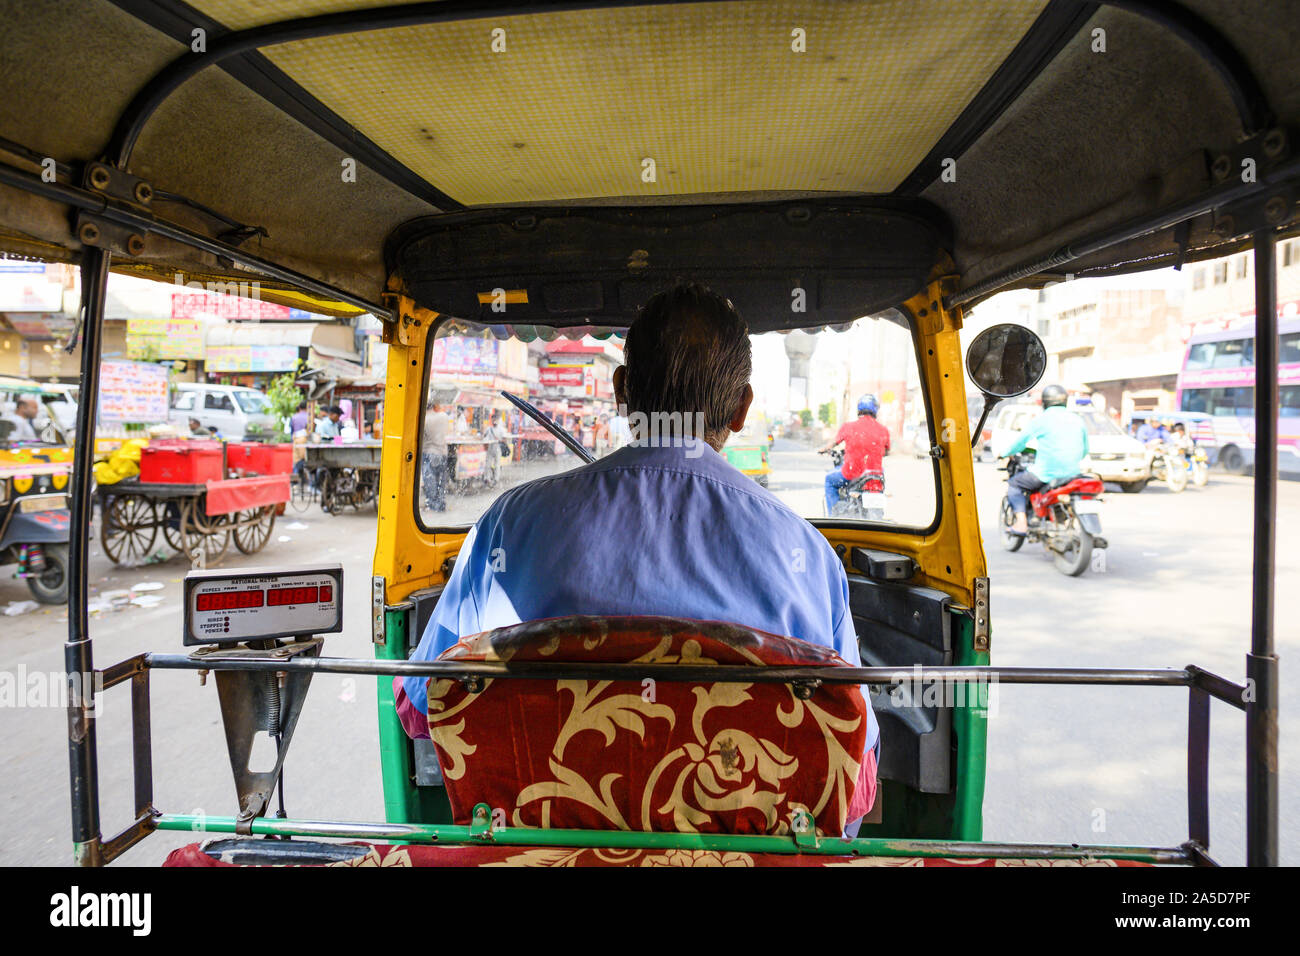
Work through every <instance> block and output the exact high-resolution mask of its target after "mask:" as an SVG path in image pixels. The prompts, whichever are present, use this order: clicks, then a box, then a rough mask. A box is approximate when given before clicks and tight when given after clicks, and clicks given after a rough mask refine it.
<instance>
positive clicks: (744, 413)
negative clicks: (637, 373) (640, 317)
mask: <svg viewBox="0 0 1300 956" xmlns="http://www.w3.org/2000/svg"><path fill="white" fill-rule="evenodd" d="M614 374H615V375H617V374H618V373H617V372H615V373H614ZM753 403H754V387H753V386H752V385H746V386H745V390H744V391H743V392H741V393H740V404H739V405H737V406H736V412H735V414H734V415H732V416H731V421H729V422H728V423H727V427H728V428H730V429H731V430H732V431H733V432H738V431H740V430H741V429H742V428H744V427H745V419H746V418H748V417H749V406H750V405H752V404H753Z"/></svg>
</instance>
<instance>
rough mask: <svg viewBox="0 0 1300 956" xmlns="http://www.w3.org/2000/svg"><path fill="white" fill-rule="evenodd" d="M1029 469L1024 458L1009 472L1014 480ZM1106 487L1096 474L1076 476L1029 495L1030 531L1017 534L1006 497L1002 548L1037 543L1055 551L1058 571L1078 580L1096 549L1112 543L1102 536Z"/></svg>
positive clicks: (1016, 459) (1015, 461) (1016, 457)
mask: <svg viewBox="0 0 1300 956" xmlns="http://www.w3.org/2000/svg"><path fill="white" fill-rule="evenodd" d="M1026 467H1027V460H1026V458H1025V457H1024V456H1021V455H1012V456H1011V457H1010V458H1009V459H1007V464H1006V469H1005V470H1006V473H1007V480H1008V481H1010V480H1011V478H1013V477H1014V476H1015V475H1016V473H1017V472H1020V471H1023V470H1024V469H1025V468H1026ZM1103 488H1104V485H1103V483H1102V480H1101V479H1100V478H1098V477H1096V476H1095V475H1075V476H1073V477H1071V478H1064V479H1062V480H1060V481H1055V482H1053V483H1051V484H1050V485H1048V486H1046V487H1045V488H1043V489H1042V490H1041V491H1036V492H1034V493H1033V494H1031V495H1030V496H1029V509H1030V513H1029V515H1028V518H1029V531H1028V533H1027V534H1023V535H1021V534H1016V533H1015V532H1014V531H1012V530H1011V528H1012V526H1013V525H1014V524H1015V518H1016V515H1015V512H1014V511H1013V510H1012V509H1011V501H1010V499H1009V498H1007V497H1005V496H1004V497H1003V498H1002V511H1001V516H1000V520H1001V530H1002V546H1003V547H1004V548H1006V549H1007V550H1008V551H1019V550H1020V548H1021V547H1022V546H1023V545H1024V543H1025V541H1037V542H1041V543H1042V545H1043V546H1044V547H1045V548H1047V550H1048V551H1050V552H1052V556H1053V559H1054V563H1055V564H1056V569H1057V570H1058V571H1060V572H1061V573H1062V574H1065V575H1068V576H1069V577H1072V578H1074V577H1078V576H1079V575H1080V574H1082V573H1083V572H1084V571H1085V570H1086V569H1087V568H1088V565H1089V564H1090V563H1091V561H1092V553H1093V551H1094V550H1103V549H1105V548H1106V547H1107V546H1108V542H1107V541H1106V539H1105V538H1103V537H1102V536H1101V513H1100V502H1099V501H1098V498H1097V496H1098V495H1100V494H1101V493H1102V490H1103Z"/></svg>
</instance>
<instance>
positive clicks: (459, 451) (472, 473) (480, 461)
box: [456, 445, 487, 480]
mask: <svg viewBox="0 0 1300 956" xmlns="http://www.w3.org/2000/svg"><path fill="white" fill-rule="evenodd" d="M486 466H487V446H486V445H458V446H456V478H457V479H458V480H459V479H462V478H477V477H478V476H479V475H481V474H483V470H484V468H485V467H486Z"/></svg>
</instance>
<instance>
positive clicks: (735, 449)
mask: <svg viewBox="0 0 1300 956" xmlns="http://www.w3.org/2000/svg"><path fill="white" fill-rule="evenodd" d="M715 291H719V292H722V293H723V294H725V287H722V286H718V287H716V288H715ZM742 315H743V313H742ZM625 335H626V328H625V327H617V326H610V325H577V326H570V327H566V328H552V327H548V326H538V325H526V324H514V323H502V322H497V323H487V322H479V321H471V320H465V319H450V318H447V319H443V320H442V321H441V322H440V323H439V324H438V326H437V328H436V332H435V334H434V335H432V336H430V338H429V340H428V342H427V345H426V348H427V354H426V375H427V379H426V380H427V385H426V389H425V395H424V402H423V410H422V414H423V419H422V421H423V427H422V433H421V445H420V458H419V461H420V468H419V471H418V474H419V487H418V489H417V492H416V494H414V495H413V496H412V498H413V502H412V506H413V508H414V509H415V511H416V515H417V519H418V522H419V524H420V525H421V526H422V527H423V528H424V529H425V530H426V531H434V530H443V529H445V530H451V529H463V528H464V527H466V526H468V525H470V524H473V523H474V522H475V521H477V520H478V518H479V517H480V516H481V515H482V514H483V513H484V512H485V511H486V510H487V509H488V507H489V506H490V505H491V504H492V503H493V502H494V501H495V500H496V499H497V498H498V497H500V496H501V495H502V494H504V493H506V492H507V491H509V490H510V489H512V488H515V487H518V486H520V485H522V484H524V483H526V482H529V481H532V480H535V479H540V478H546V477H550V476H554V475H559V474H562V473H564V472H567V471H571V470H573V469H575V468H579V467H581V466H582V465H583V464H584V462H583V461H582V460H581V459H580V458H579V457H578V456H577V455H576V454H575V453H574V452H573V451H571V450H570V449H568V448H567V447H566V446H565V445H564V444H563V442H561V441H560V440H558V439H556V438H555V437H554V436H553V435H552V434H550V433H549V432H548V431H547V430H546V429H545V428H544V427H543V426H542V425H541V424H539V423H537V422H535V421H533V420H532V419H530V418H529V417H528V416H527V415H525V414H524V413H523V412H521V411H520V410H519V409H517V408H516V407H515V406H514V405H513V404H512V403H511V402H510V401H509V400H508V399H507V398H506V397H505V396H504V395H502V394H501V393H502V392H503V391H506V392H509V393H510V394H512V395H516V396H518V397H519V398H523V399H526V400H527V401H529V402H531V403H532V404H533V405H535V406H536V407H537V408H538V409H539V410H540V411H542V412H543V413H544V414H546V415H547V416H548V417H549V418H550V419H551V420H552V421H554V422H555V423H557V424H558V425H560V427H562V428H563V429H565V430H566V431H567V432H568V433H569V434H570V435H572V436H573V437H574V438H575V439H577V441H578V442H579V443H580V444H581V445H582V447H584V448H585V449H586V450H587V452H588V453H589V454H591V455H592V456H593V457H595V458H596V459H597V460H598V461H599V460H602V459H604V458H606V457H607V456H610V455H616V454H618V452H619V451H620V449H623V448H625V447H627V446H630V445H635V444H642V445H646V444H649V445H651V446H654V445H658V444H661V443H662V444H677V443H684V444H685V445H686V449H687V450H686V455H687V457H696V456H699V455H703V454H709V455H713V454H715V452H713V451H712V449H707V448H706V447H705V446H704V444H703V442H698V444H695V445H694V447H693V448H692V447H691V446H692V443H695V442H696V441H697V439H696V438H695V437H693V436H694V435H695V431H694V430H693V429H698V427H699V426H698V424H697V423H698V422H699V421H701V420H702V416H699V417H695V418H693V417H692V416H691V415H689V414H688V415H675V414H669V413H659V414H656V413H654V412H653V411H649V410H646V411H640V412H639V411H638V410H636V409H632V410H629V409H627V408H626V407H625V406H620V405H619V404H618V403H617V401H616V399H615V394H614V388H613V382H612V379H613V372H614V370H615V369H616V368H618V367H619V366H620V365H621V364H623V362H624V343H625ZM750 345H751V350H752V362H753V374H752V377H751V380H750V384H751V386H752V388H753V389H754V393H755V398H754V402H753V405H752V407H751V409H750V412H749V416H748V418H747V419H746V420H745V422H744V425H743V427H742V429H741V431H739V432H735V433H731V434H729V436H728V438H727V441H726V443H725V444H724V446H723V448H722V450H721V452H720V454H721V456H722V458H724V459H725V461H726V463H727V464H728V465H729V466H730V467H731V468H732V469H734V470H735V472H736V473H738V475H736V477H737V478H738V479H740V480H739V483H738V486H737V488H738V490H737V494H743V493H745V492H747V491H753V493H755V494H760V495H766V494H771V495H773V496H775V498H776V499H777V500H778V501H780V502H782V503H783V504H785V505H786V506H788V507H789V508H791V509H792V510H793V511H794V512H795V513H796V514H799V515H800V516H802V517H805V518H808V519H811V520H814V521H817V522H820V521H822V520H826V521H829V522H831V523H839V522H851V523H852V522H871V523H876V524H880V525H883V526H886V527H889V528H891V529H894V530H900V531H910V532H916V533H919V532H923V531H926V530H928V529H930V528H931V527H932V526H933V524H934V521H935V518H936V515H937V495H936V487H937V482H936V468H937V462H936V460H935V459H934V458H933V457H931V455H930V453H929V449H930V442H929V438H930V434H931V430H930V426H929V420H928V417H927V411H926V403H925V397H924V389H923V386H922V382H921V376H920V373H919V371H918V366H917V361H916V353H915V345H914V340H913V336H912V332H911V329H910V327H909V325H908V323H907V320H906V319H905V318H904V317H903V316H902V314H901V313H899V312H897V311H894V310H890V311H889V312H887V313H885V314H883V315H882V316H878V317H864V318H862V319H859V320H858V321H856V322H850V323H842V324H840V325H838V326H836V327H835V328H833V329H832V328H824V327H823V328H820V329H814V330H804V329H792V330H788V331H780V332H777V331H773V332H766V333H758V334H751V335H750ZM867 397H870V401H871V403H872V404H873V405H874V412H875V414H874V415H871V416H869V415H866V414H860V413H859V404H860V402H861V400H863V399H864V398H867ZM867 418H870V421H871V423H872V424H870V425H867V424H866V423H865V422H866V419H867ZM861 429H869V430H870V431H871V433H872V434H873V435H874V436H876V444H874V445H865V446H864V445H861V444H860V442H859V439H858V438H857V437H856V432H857V431H859V430H861ZM841 438H842V439H843V440H842V441H841V442H839V443H835V441H836V439H841ZM435 442H436V443H437V444H436V445H435ZM827 443H835V451H836V452H840V453H844V454H843V455H842V456H841V455H840V454H819V453H818V450H819V449H820V448H822V447H823V446H825V445H826V444H827ZM846 458H847V459H848V466H847V469H846V467H845V459H846ZM830 475H834V476H835V477H834V478H833V479H832V481H831V482H829V483H828V481H827V478H828V476H830ZM841 476H843V480H841ZM751 483H752V485H751ZM841 489H843V492H842V493H841ZM575 520H579V521H580V520H581V516H578V517H577V518H576V519H575Z"/></svg>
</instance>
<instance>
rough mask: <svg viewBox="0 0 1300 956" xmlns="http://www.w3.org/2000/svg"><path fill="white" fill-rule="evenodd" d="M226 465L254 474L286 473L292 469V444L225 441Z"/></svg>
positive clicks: (232, 468)
mask: <svg viewBox="0 0 1300 956" xmlns="http://www.w3.org/2000/svg"><path fill="white" fill-rule="evenodd" d="M226 467H227V468H230V469H231V470H232V471H233V470H236V469H238V470H239V471H243V472H248V473H251V474H256V475H287V474H289V473H290V472H292V471H293V445H290V444H288V443H282V444H269V443H267V442H256V441H232V442H227V443H226Z"/></svg>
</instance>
